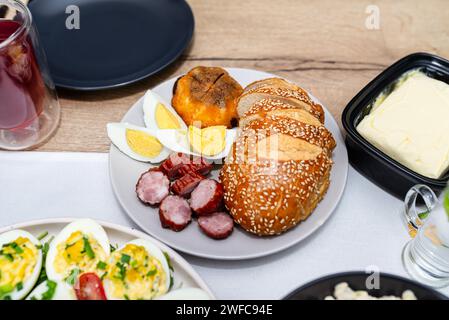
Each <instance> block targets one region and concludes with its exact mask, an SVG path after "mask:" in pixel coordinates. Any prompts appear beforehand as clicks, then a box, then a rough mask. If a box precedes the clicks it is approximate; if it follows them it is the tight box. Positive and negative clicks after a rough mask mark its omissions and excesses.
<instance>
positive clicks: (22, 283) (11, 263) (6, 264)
mask: <svg viewBox="0 0 449 320" xmlns="http://www.w3.org/2000/svg"><path fill="white" fill-rule="evenodd" d="M41 267H42V251H41V243H40V241H39V240H37V239H36V238H35V237H34V236H33V235H31V234H30V233H29V232H27V231H24V230H12V231H9V232H6V233H3V234H1V235H0V299H10V300H11V299H12V300H19V299H22V298H24V297H25V296H26V295H27V294H28V293H29V292H30V291H31V289H32V288H33V287H34V285H35V284H36V281H37V279H38V278H39V274H40V271H41Z"/></svg>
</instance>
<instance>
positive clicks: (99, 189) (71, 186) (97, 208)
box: [0, 151, 449, 299]
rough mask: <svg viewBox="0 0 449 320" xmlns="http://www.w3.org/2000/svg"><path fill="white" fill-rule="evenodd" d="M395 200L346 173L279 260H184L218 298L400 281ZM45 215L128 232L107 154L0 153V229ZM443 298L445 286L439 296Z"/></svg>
mask: <svg viewBox="0 0 449 320" xmlns="http://www.w3.org/2000/svg"><path fill="white" fill-rule="evenodd" d="M401 208H402V202H401V201H399V200H397V199H395V198H394V197H392V196H390V195H389V194H387V193H385V192H384V191H382V190H381V189H379V188H378V187H377V186H375V185H374V184H372V183H371V182H369V181H368V180H367V179H365V178H364V177H363V176H361V175H360V174H358V173H357V172H356V171H354V169H352V168H350V170H349V176H348V183H347V186H346V190H345V194H344V196H343V198H342V200H341V202H340V205H339V206H338V208H337V210H336V211H335V212H334V213H333V215H332V217H331V218H330V219H329V221H327V222H326V224H325V225H324V226H323V227H322V228H321V229H319V230H318V231H317V232H316V233H315V234H313V235H312V236H310V237H309V238H308V239H306V240H305V241H303V242H302V243H300V244H299V245H296V246H294V247H292V248H290V249H288V250H286V251H283V252H280V253H278V254H275V255H272V256H269V257H265V258H260V259H255V260H248V261H240V262H237V261H235V262H226V261H213V260H206V259H201V258H196V257H192V256H188V255H183V256H184V257H185V258H186V259H187V260H188V261H189V262H190V263H191V264H192V265H193V267H194V268H195V269H196V270H197V271H198V273H199V274H200V275H201V276H202V277H203V279H204V280H205V281H206V282H207V283H208V285H209V286H210V288H211V289H212V291H213V292H214V293H215V294H216V296H217V298H219V299H279V298H281V297H283V296H284V295H286V294H287V293H289V292H290V291H291V290H293V289H295V288H296V287H298V286H299V285H302V284H304V283H306V282H308V281H310V280H313V279H315V278H317V277H321V276H323V275H326V274H330V273H335V272H342V271H350V270H365V269H366V268H367V267H370V266H375V267H378V268H379V269H380V271H384V272H389V273H394V274H398V275H402V276H407V274H406V273H405V270H404V268H403V267H402V264H401V250H402V247H403V246H404V244H405V243H406V242H407V241H408V240H409V236H408V234H407V232H406V229H405V227H404V226H403V223H402V220H401V217H400V214H401ZM51 217H93V218H97V219H100V220H106V221H110V222H114V223H118V224H122V225H127V226H132V227H135V225H134V223H133V222H132V221H131V220H130V219H128V217H127V216H126V214H125V213H124V212H123V211H122V209H121V208H120V206H119V204H118V202H117V201H116V199H115V197H114V194H113V192H112V188H111V185H110V181H109V175H108V155H107V154H99V153H41V152H1V151H0V226H6V225H9V224H12V223H16V222H22V221H27V220H32V219H43V218H51ZM442 292H443V293H445V294H447V295H449V288H446V289H444V290H442Z"/></svg>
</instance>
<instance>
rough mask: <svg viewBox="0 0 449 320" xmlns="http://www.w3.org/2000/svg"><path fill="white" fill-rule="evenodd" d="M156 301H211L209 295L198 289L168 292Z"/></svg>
mask: <svg viewBox="0 0 449 320" xmlns="http://www.w3.org/2000/svg"><path fill="white" fill-rule="evenodd" d="M156 299H157V300H211V297H210V296H209V294H208V293H207V292H206V291H204V290H202V289H199V288H182V289H177V290H173V291H170V292H169V293H167V294H164V295H163V296H160V297H157V298H156Z"/></svg>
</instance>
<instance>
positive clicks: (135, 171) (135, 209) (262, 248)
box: [109, 68, 348, 260]
mask: <svg viewBox="0 0 449 320" xmlns="http://www.w3.org/2000/svg"><path fill="white" fill-rule="evenodd" d="M226 70H227V71H228V72H229V74H230V75H231V76H232V77H233V78H234V79H235V80H237V81H238V82H239V83H240V84H241V85H242V86H246V85H248V84H249V83H251V82H254V81H257V80H261V79H264V78H270V77H274V75H272V74H269V73H265V72H260V71H255V70H248V69H239V68H228V69H226ZM175 81H176V78H173V79H171V80H168V81H166V82H164V83H162V84H161V85H159V86H157V87H156V88H154V89H153V91H154V92H155V93H157V94H159V95H160V96H161V97H163V98H164V99H165V100H166V101H171V97H172V92H173V85H174V84H175ZM312 98H313V97H312ZM313 99H314V100H315V101H316V102H318V100H317V99H315V98H313ZM142 107H143V99H140V100H139V101H137V102H136V103H135V104H134V105H133V106H132V107H131V109H130V110H129V111H128V113H127V114H126V115H125V117H124V118H123V119H122V122H128V123H131V124H134V125H138V126H143V125H144V121H143V117H142ZM324 109H325V108H324ZM325 118H326V122H325V125H326V127H327V128H328V129H329V131H330V132H331V133H332V134H333V135H334V138H335V140H336V143H337V147H336V148H335V150H334V151H333V161H334V166H333V169H332V171H331V178H330V180H331V183H330V187H329V190H328V191H327V194H326V196H325V197H324V199H323V200H322V201H321V202H320V204H319V205H318V207H317V208H316V210H315V212H314V213H313V214H312V215H311V216H310V217H309V218H308V219H307V220H305V221H304V222H302V223H301V224H299V225H298V226H297V227H295V228H293V229H292V230H290V231H288V232H286V233H284V234H282V235H280V236H275V237H258V236H254V235H252V234H249V233H246V232H244V231H243V230H241V229H240V228H238V227H237V228H235V231H234V234H233V235H232V237H229V238H228V239H225V240H220V241H217V240H213V239H210V238H207V237H206V236H205V235H204V234H202V233H200V232H198V230H197V229H198V226H195V225H193V224H192V225H190V226H188V227H187V228H186V229H184V230H183V231H182V232H173V231H171V230H167V229H163V228H161V225H160V221H159V216H158V214H157V209H154V208H152V207H149V206H145V205H143V204H142V203H141V202H140V201H139V200H138V199H137V197H136V193H135V186H136V181H137V180H138V178H139V176H140V175H141V174H142V173H143V172H144V171H146V170H148V169H149V167H151V165H149V164H146V163H141V162H137V161H134V160H132V159H130V158H129V157H127V156H126V155H125V154H123V153H122V152H120V151H119V150H118V149H117V148H116V147H115V146H111V149H110V153H109V165H110V176H111V182H112V186H113V190H114V192H115V195H116V196H117V199H118V201H119V202H120V204H121V206H122V207H123V209H124V210H125V212H126V213H127V214H128V215H129V216H130V217H131V219H132V220H133V221H134V222H135V223H137V224H138V225H139V226H140V227H141V228H142V229H143V230H144V231H146V232H148V233H149V234H150V235H152V236H153V237H155V238H157V239H159V240H161V241H162V242H164V243H165V244H167V245H169V246H170V247H172V248H174V249H177V250H179V251H182V252H185V253H188V254H191V255H195V256H199V257H204V258H209V259H223V260H242V259H251V258H257V257H262V256H266V255H269V254H273V253H276V252H279V251H281V250H284V249H286V248H289V247H291V246H293V245H295V244H297V243H299V242H300V241H302V240H303V239H305V238H306V237H308V236H309V235H311V234H312V233H313V232H314V231H316V230H317V229H318V228H319V227H320V226H321V225H323V224H324V223H325V221H326V220H327V219H328V218H329V217H330V216H331V214H332V212H333V211H334V209H335V208H336V206H337V204H338V202H339V200H340V198H341V196H342V194H343V191H344V188H345V184H346V176H347V170H348V158H347V152H346V147H345V144H344V140H343V138H342V136H341V133H340V130H339V127H338V124H337V123H336V121H335V120H334V119H333V117H332V115H331V114H330V112H329V111H327V110H326V109H325ZM217 169H219V168H217ZM218 172H219V171H218V170H214V171H213V172H212V176H213V177H215V178H217V177H218Z"/></svg>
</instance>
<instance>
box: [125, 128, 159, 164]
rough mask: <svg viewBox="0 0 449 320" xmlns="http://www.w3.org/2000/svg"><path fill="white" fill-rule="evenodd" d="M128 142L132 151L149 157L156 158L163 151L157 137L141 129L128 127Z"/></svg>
mask: <svg viewBox="0 0 449 320" xmlns="http://www.w3.org/2000/svg"><path fill="white" fill-rule="evenodd" d="M126 142H127V143H128V145H129V147H130V148H131V150H132V151H134V152H135V153H137V154H139V155H141V156H144V157H147V158H154V157H156V156H157V155H159V153H161V151H162V144H161V143H160V142H159V140H158V139H157V138H155V137H153V136H150V135H149V134H147V133H145V132H142V131H139V130H132V129H126Z"/></svg>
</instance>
